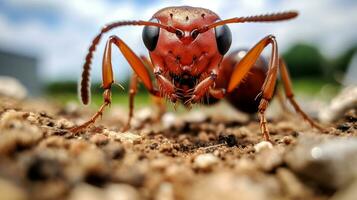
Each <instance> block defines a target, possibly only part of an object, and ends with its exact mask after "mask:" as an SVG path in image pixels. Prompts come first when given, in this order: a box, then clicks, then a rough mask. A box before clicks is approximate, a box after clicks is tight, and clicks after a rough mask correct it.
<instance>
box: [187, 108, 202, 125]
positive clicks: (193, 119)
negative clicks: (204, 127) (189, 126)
mask: <svg viewBox="0 0 357 200" xmlns="http://www.w3.org/2000/svg"><path fill="white" fill-rule="evenodd" d="M206 119H207V115H206V114H205V113H204V112H200V111H192V112H189V113H188V114H187V115H185V116H184V120H185V121H186V122H189V123H200V122H204V121H205V120H206Z"/></svg>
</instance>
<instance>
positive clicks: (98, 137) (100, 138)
mask: <svg viewBox="0 0 357 200" xmlns="http://www.w3.org/2000/svg"><path fill="white" fill-rule="evenodd" d="M90 141H91V142H93V143H94V144H96V145H104V144H107V143H108V141H109V138H108V137H107V136H106V135H104V134H100V133H98V134H95V135H93V136H92V137H91V138H90Z"/></svg>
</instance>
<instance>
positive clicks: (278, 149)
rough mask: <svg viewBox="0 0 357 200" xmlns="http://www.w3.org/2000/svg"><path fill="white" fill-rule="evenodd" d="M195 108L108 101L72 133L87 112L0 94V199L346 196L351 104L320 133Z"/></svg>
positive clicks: (353, 185) (353, 121)
mask: <svg viewBox="0 0 357 200" xmlns="http://www.w3.org/2000/svg"><path fill="white" fill-rule="evenodd" d="M222 110H223V109H221V108H216V110H214V111H213V112H209V111H207V112H206V111H202V110H201V109H199V108H196V109H194V110H193V111H191V112H183V113H180V114H175V113H166V114H165V115H164V116H163V118H162V119H161V122H160V120H158V117H157V111H156V110H155V109H154V108H151V107H149V108H144V109H141V110H137V112H136V114H135V119H134V120H133V129H132V130H130V131H129V132H121V131H120V127H122V126H123V124H124V123H125V121H126V112H125V111H123V110H122V109H121V108H119V107H115V106H113V107H112V108H110V109H109V110H108V112H107V113H105V115H104V117H103V119H102V120H99V121H98V122H97V123H96V124H95V125H94V126H92V127H90V128H88V130H86V131H83V132H81V133H78V134H75V135H74V134H72V133H70V132H69V131H68V128H70V127H72V126H73V125H74V124H78V123H81V122H83V121H84V120H85V119H88V117H89V116H90V114H91V113H92V112H93V110H90V109H89V108H83V107H82V106H76V105H75V104H68V105H67V106H59V105H56V104H54V103H52V102H48V101H46V100H24V101H17V100H13V99H8V98H4V97H2V98H0V199H6V200H11V199H71V200H72V199H73V200H74V199H89V200H91V199H93V200H96V199H108V200H114V199H127V200H131V199H133V200H134V199H158V200H171V199H193V200H195V199H206V200H211V199H221V200H222V199H330V198H332V199H353V197H356V196H357V168H356V167H355V166H356V165H357V157H356V156H355V155H356V154H357V137H356V136H357V111H356V110H354V109H352V110H349V111H348V112H347V113H345V114H344V116H343V117H342V118H341V119H339V120H338V121H337V122H336V123H334V124H330V125H328V126H326V127H327V128H326V131H325V132H323V133H320V132H318V131H317V130H313V129H311V128H310V127H309V126H308V125H306V123H304V122H303V121H302V120H301V118H299V117H298V116H296V115H295V114H293V115H289V114H285V115H280V116H274V117H272V118H270V124H269V128H270V131H271V134H272V139H273V141H274V142H275V143H274V144H273V145H271V144H270V143H267V142H264V141H263V140H262V137H261V135H260V131H259V123H257V120H256V119H250V117H249V116H246V115H243V114H237V113H232V114H231V113H226V111H225V110H224V112H222Z"/></svg>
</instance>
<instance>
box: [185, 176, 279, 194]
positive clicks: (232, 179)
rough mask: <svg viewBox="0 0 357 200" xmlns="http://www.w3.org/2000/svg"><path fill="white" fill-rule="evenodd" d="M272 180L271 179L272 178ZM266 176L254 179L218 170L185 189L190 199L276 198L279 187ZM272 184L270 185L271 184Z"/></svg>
mask: <svg viewBox="0 0 357 200" xmlns="http://www.w3.org/2000/svg"><path fill="white" fill-rule="evenodd" d="M270 180H271V179H270ZM270 180H269V179H268V178H266V177H265V176H263V177H260V178H258V179H257V180H254V179H252V178H250V177H249V176H247V175H239V176H237V175H234V174H232V173H229V172H218V173H214V174H210V175H208V176H205V177H203V178H201V179H198V181H196V182H195V183H194V184H193V185H189V186H188V188H187V189H186V190H185V192H186V196H185V197H186V198H184V199H189V200H201V199H205V200H217V199H222V200H223V199H224V200H235V199H240V200H252V199H254V200H266V199H277V198H274V193H276V192H277V191H276V190H277V189H276V188H275V187H276V183H272V182H271V181H270ZM269 184H270V185H269Z"/></svg>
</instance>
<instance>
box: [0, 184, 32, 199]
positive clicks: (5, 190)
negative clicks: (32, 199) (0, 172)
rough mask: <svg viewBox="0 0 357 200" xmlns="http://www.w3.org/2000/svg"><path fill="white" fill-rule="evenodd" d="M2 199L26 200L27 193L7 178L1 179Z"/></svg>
mask: <svg viewBox="0 0 357 200" xmlns="http://www.w3.org/2000/svg"><path fill="white" fill-rule="evenodd" d="M0 194H1V196H0V199H4V200H25V199H27V198H26V193H25V191H24V190H23V189H21V188H20V187H18V186H17V185H15V184H13V183H12V182H10V181H7V180H5V179H0Z"/></svg>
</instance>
